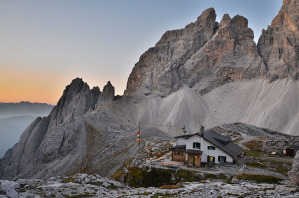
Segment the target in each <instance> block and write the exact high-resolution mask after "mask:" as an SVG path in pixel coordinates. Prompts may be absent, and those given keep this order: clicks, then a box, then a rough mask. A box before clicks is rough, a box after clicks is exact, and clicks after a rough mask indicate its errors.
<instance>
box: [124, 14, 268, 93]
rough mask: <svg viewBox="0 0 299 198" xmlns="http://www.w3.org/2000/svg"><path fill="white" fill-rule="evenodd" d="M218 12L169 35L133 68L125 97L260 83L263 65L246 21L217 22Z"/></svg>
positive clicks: (238, 18)
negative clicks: (243, 82) (250, 81)
mask: <svg viewBox="0 0 299 198" xmlns="http://www.w3.org/2000/svg"><path fill="white" fill-rule="evenodd" d="M215 19H216V14H215V10H214V9H213V8H210V9H207V10H206V11H204V12H203V13H202V14H201V16H199V17H198V19H197V20H196V21H195V22H194V23H191V24H189V25H187V26H186V27H185V28H183V29H180V30H173V31H168V32H166V33H165V34H164V35H163V36H162V38H161V39H160V41H159V42H158V43H157V44H156V46H155V47H153V48H150V49H149V50H148V51H147V52H145V53H144V54H143V55H142V56H141V57H140V60H139V62H138V63H137V64H136V65H135V67H134V68H133V71H132V73H131V74H130V77H129V79H128V84H127V89H126V91H125V95H127V96H131V95H136V94H139V93H141V94H145V95H148V94H157V95H159V96H162V97H165V96H167V95H169V94H170V93H172V92H175V91H177V90H178V89H180V88H182V87H183V86H185V85H186V86H188V87H192V88H194V89H195V90H196V91H197V92H198V93H200V94H204V93H206V92H209V91H211V90H212V89H214V88H216V87H218V86H220V85H223V84H225V83H227V82H231V81H236V80H240V79H251V78H255V77H258V76H259V75H260V71H263V70H264V65H263V61H262V60H261V58H260V56H259V55H258V53H257V48H256V45H255V43H254V41H253V31H252V30H251V29H250V28H248V20H247V19H246V18H244V17H242V16H239V15H237V16H235V17H233V18H232V19H231V18H230V16H229V15H228V14H225V15H224V16H223V19H222V20H221V22H220V25H219V24H218V23H217V22H216V21H215Z"/></svg>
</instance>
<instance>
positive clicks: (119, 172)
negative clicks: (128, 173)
mask: <svg viewBox="0 0 299 198" xmlns="http://www.w3.org/2000/svg"><path fill="white" fill-rule="evenodd" d="M124 173H125V171H124V170H119V171H117V172H116V173H114V174H113V175H112V176H111V177H112V178H113V179H115V180H116V181H120V178H121V176H123V175H124Z"/></svg>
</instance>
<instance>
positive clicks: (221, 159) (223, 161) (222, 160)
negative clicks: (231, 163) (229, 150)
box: [218, 156, 226, 163]
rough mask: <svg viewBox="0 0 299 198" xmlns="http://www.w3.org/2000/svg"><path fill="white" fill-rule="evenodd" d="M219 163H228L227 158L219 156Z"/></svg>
mask: <svg viewBox="0 0 299 198" xmlns="http://www.w3.org/2000/svg"><path fill="white" fill-rule="evenodd" d="M218 162H220V163H225V162H226V157H225V156H218Z"/></svg>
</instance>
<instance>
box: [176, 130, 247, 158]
mask: <svg viewBox="0 0 299 198" xmlns="http://www.w3.org/2000/svg"><path fill="white" fill-rule="evenodd" d="M194 135H198V136H201V137H202V138H204V139H205V140H207V141H208V142H210V143H211V144H213V145H215V146H217V147H218V148H220V149H221V150H223V151H224V152H225V153H227V154H229V155H230V156H232V157H237V156H238V155H240V154H241V153H242V151H243V149H242V148H241V147H240V146H238V145H237V144H235V143H233V142H232V141H231V138H230V137H227V136H223V135H220V134H219V133H217V132H215V131H213V130H207V131H204V134H203V135H201V134H200V133H194V134H190V135H181V136H176V137H174V138H185V139H188V138H190V137H192V136H194Z"/></svg>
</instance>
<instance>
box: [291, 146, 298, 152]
mask: <svg viewBox="0 0 299 198" xmlns="http://www.w3.org/2000/svg"><path fill="white" fill-rule="evenodd" d="M291 147H292V148H293V149H294V150H295V151H299V145H292V146H291Z"/></svg>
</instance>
